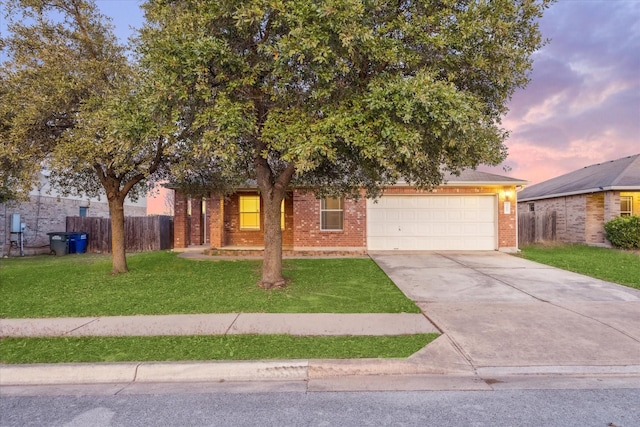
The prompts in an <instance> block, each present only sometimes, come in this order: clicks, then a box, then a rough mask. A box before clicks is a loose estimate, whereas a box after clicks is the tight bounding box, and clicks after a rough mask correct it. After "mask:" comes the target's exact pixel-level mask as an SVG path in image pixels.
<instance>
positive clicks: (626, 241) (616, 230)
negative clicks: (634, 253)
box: [604, 215, 640, 249]
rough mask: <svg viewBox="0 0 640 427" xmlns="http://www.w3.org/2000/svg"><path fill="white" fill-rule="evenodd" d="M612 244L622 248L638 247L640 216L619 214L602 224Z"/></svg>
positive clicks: (639, 241) (639, 240)
mask: <svg viewBox="0 0 640 427" xmlns="http://www.w3.org/2000/svg"><path fill="white" fill-rule="evenodd" d="M604 230H605V231H606V232H607V239H609V241H610V242H611V244H612V245H614V246H617V247H620V248H624V249H638V248H640V216H637V215H632V216H619V217H617V218H614V219H612V220H611V221H609V222H607V223H606V224H605V225H604Z"/></svg>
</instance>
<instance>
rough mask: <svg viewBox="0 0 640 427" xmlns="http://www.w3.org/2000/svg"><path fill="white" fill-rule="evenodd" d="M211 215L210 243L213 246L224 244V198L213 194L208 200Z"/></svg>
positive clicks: (208, 214) (208, 211) (208, 213)
mask: <svg viewBox="0 0 640 427" xmlns="http://www.w3.org/2000/svg"><path fill="white" fill-rule="evenodd" d="M207 216H208V217H209V243H210V244H211V247H212V248H221V247H223V246H224V198H222V197H220V196H218V195H216V194H213V193H212V194H211V195H210V197H209V200H207Z"/></svg>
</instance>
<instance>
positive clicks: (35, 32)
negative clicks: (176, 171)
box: [0, 0, 175, 273]
mask: <svg viewBox="0 0 640 427" xmlns="http://www.w3.org/2000/svg"><path fill="white" fill-rule="evenodd" d="M6 7H7V9H8V28H9V33H8V35H7V36H6V37H4V38H2V47H3V50H4V51H5V53H6V58H7V59H6V60H5V61H4V62H3V63H2V67H1V68H0V84H1V86H0V91H1V93H2V103H1V105H0V118H2V124H1V126H0V141H2V144H3V145H2V152H1V153H0V154H2V156H3V157H2V163H3V164H2V166H3V169H4V168H5V167H7V169H6V170H5V171H6V172H5V174H4V176H3V180H2V181H3V185H8V186H10V187H12V188H13V186H14V185H17V186H18V187H19V188H18V191H17V192H22V194H24V193H28V191H29V190H30V189H31V186H32V184H33V182H34V181H35V180H36V179H37V178H38V174H39V172H40V170H41V168H43V167H44V168H47V169H50V171H51V176H50V180H51V183H52V185H53V186H55V187H57V188H58V189H60V190H61V191H62V192H63V193H70V194H76V195H83V196H89V197H95V196H103V197H104V196H106V199H107V201H108V203H109V211H110V214H111V225H112V242H113V244H112V256H113V272H114V273H119V272H124V271H127V265H126V258H125V248H124V212H123V205H124V200H125V198H126V197H127V196H130V197H132V198H136V197H137V196H139V195H143V194H144V193H145V191H146V188H145V187H144V185H142V184H143V183H144V182H145V180H147V179H149V178H150V177H152V176H153V175H154V174H155V175H157V174H159V173H161V172H162V171H163V167H164V164H165V160H166V155H167V147H168V145H170V144H171V142H172V141H173V138H167V137H165V136H163V135H164V134H163V131H164V129H163V126H164V124H165V123H166V122H167V121H171V117H172V116H171V113H170V108H171V107H170V106H167V105H166V103H160V102H157V100H156V99H155V98H154V97H155V95H156V94H155V92H154V91H153V90H151V89H150V86H149V85H148V84H147V83H148V82H149V80H148V79H147V78H146V75H145V74H144V73H143V72H141V70H140V69H138V68H136V67H135V66H134V65H133V64H132V63H131V62H130V61H129V59H128V57H127V55H126V52H125V48H124V46H122V45H121V44H120V43H118V41H117V40H116V38H115V36H114V34H113V32H112V28H111V26H110V25H109V24H108V20H107V18H106V17H104V16H102V15H100V13H99V12H98V10H97V9H96V6H95V4H94V3H93V1H90V0H10V1H8V2H7V6H6ZM171 132H172V135H173V132H175V129H174V128H173V126H172V128H171ZM5 183H8V184H5ZM12 196H13V195H12Z"/></svg>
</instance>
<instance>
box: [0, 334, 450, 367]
mask: <svg viewBox="0 0 640 427" xmlns="http://www.w3.org/2000/svg"><path fill="white" fill-rule="evenodd" d="M437 336H438V334H416V335H399V336H380V337H372V336H362V337H298V336H290V335H227V336H179V337H177V336H170V337H167V336H162V337H83V338H79V337H68V338H5V339H3V340H1V341H0V363H65V362H74V363H82V362H131V361H136V362H145V361H178V360H181V361H184V360H191V361H193V360H264V359H325V358H330V359H343V358H344V359H346V358H375V357H381V358H404V357H408V356H410V355H411V354H413V353H415V352H416V351H418V350H420V349H421V348H423V347H424V346H425V345H427V344H428V343H429V342H431V341H433V340H434V339H435V338H437Z"/></svg>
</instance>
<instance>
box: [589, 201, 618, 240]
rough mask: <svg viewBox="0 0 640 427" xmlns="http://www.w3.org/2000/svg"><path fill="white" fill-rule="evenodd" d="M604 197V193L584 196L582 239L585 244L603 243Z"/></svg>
mask: <svg viewBox="0 0 640 427" xmlns="http://www.w3.org/2000/svg"><path fill="white" fill-rule="evenodd" d="M604 196H605V195H604V193H595V194H588V195H587V196H586V200H585V202H586V211H585V224H584V232H585V236H584V237H585V241H586V242H587V243H591V244H597V243H604V228H603V227H604V199H605V197H604ZM618 206H620V204H619V203H618Z"/></svg>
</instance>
